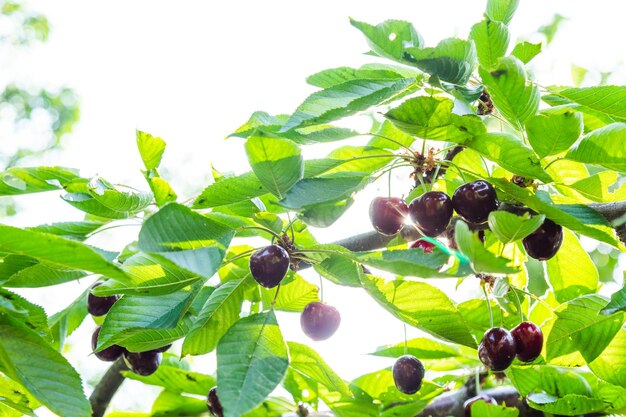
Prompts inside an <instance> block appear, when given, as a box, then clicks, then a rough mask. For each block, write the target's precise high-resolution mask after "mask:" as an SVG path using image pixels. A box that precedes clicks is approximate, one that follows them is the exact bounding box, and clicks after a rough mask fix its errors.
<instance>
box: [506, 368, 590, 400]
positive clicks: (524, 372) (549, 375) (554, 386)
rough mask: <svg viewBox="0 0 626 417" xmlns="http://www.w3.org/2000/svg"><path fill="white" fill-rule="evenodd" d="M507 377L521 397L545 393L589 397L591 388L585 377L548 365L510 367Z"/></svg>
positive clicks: (576, 372)
mask: <svg viewBox="0 0 626 417" xmlns="http://www.w3.org/2000/svg"><path fill="white" fill-rule="evenodd" d="M506 374H507V376H508V377H509V378H510V379H511V382H512V383H513V385H514V386H515V388H517V390H518V391H519V392H520V394H521V395H522V396H524V397H525V396H527V395H528V394H530V393H532V392H542V391H544V392H546V394H549V395H556V396H563V395H568V394H577V395H584V396H591V394H592V392H591V387H590V386H589V382H587V380H586V379H585V376H584V375H582V374H580V373H579V372H578V371H576V370H573V369H567V368H560V367H555V366H549V365H538V366H537V365H535V366H532V367H528V366H515V365H514V366H512V367H510V368H509V369H507V371H506Z"/></svg>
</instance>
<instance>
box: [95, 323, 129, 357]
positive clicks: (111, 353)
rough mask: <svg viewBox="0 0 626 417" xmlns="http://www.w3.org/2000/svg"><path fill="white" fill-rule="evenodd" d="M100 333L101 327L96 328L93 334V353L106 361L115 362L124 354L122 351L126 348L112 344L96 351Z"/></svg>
mask: <svg viewBox="0 0 626 417" xmlns="http://www.w3.org/2000/svg"><path fill="white" fill-rule="evenodd" d="M99 334H100V327H98V328H96V330H95V331H94V332H93V334H92V335H91V350H93V351H94V352H93V354H94V355H96V358H98V359H100V360H101V361H105V362H114V361H115V360H116V359H117V358H119V357H120V356H122V353H124V351H125V350H126V349H124V348H123V347H121V346H118V345H111V346H109V347H108V348H106V349H102V350H101V351H99V352H96V346H97V345H98V335H99Z"/></svg>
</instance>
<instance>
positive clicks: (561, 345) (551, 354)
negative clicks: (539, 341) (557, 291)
mask: <svg viewBox="0 0 626 417" xmlns="http://www.w3.org/2000/svg"><path fill="white" fill-rule="evenodd" d="M606 305H607V301H606V300H605V299H604V298H602V297H600V296H598V295H585V296H582V297H580V298H576V299H574V300H572V301H569V302H568V303H566V304H564V305H563V306H561V307H559V309H557V310H556V312H555V313H556V320H555V321H554V326H553V327H552V331H551V332H550V334H549V335H548V340H547V343H546V346H547V360H548V361H554V360H555V359H557V358H559V357H561V356H565V355H568V354H570V353H572V352H575V351H579V352H580V354H581V355H582V357H583V358H584V360H585V361H586V362H587V363H589V362H591V361H593V360H594V359H596V358H597V357H598V355H600V354H601V353H602V351H603V350H604V349H605V348H606V347H607V346H608V345H609V343H610V342H611V340H613V337H614V336H615V335H616V334H617V332H618V331H619V330H620V329H621V327H622V323H623V322H624V314H623V313H617V314H613V315H610V316H606V315H602V314H598V313H599V312H600V311H601V310H602V309H603V308H604V307H606Z"/></svg>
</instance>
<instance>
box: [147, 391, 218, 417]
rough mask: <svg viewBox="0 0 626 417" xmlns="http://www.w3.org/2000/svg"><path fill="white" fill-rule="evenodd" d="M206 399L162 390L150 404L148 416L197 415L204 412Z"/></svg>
mask: <svg viewBox="0 0 626 417" xmlns="http://www.w3.org/2000/svg"><path fill="white" fill-rule="evenodd" d="M206 409H207V405H206V400H205V399H203V400H201V399H199V398H193V397H189V396H187V395H180V394H176V393H173V392H170V391H167V390H166V391H162V392H161V394H159V396H158V397H157V399H156V400H155V401H154V404H153V405H152V410H151V414H150V417H170V416H198V415H201V414H204V413H206Z"/></svg>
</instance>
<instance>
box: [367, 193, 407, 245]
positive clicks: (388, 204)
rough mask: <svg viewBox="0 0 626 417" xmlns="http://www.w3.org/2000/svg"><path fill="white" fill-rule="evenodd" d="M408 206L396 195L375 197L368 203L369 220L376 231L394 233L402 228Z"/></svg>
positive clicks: (384, 233) (389, 234)
mask: <svg viewBox="0 0 626 417" xmlns="http://www.w3.org/2000/svg"><path fill="white" fill-rule="evenodd" d="M408 215H409V207H408V206H407V205H406V203H405V202H404V200H403V199H401V198H398V197H376V198H375V199H373V200H372V202H371V204H370V220H371V222H372V226H374V229H376V231H377V232H378V233H382V234H383V235H388V236H391V235H395V234H396V233H398V232H399V231H400V229H402V227H403V226H404V223H405V221H406V218H407V216H408Z"/></svg>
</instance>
